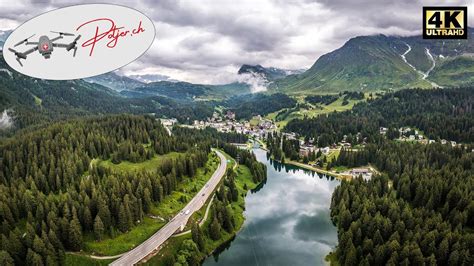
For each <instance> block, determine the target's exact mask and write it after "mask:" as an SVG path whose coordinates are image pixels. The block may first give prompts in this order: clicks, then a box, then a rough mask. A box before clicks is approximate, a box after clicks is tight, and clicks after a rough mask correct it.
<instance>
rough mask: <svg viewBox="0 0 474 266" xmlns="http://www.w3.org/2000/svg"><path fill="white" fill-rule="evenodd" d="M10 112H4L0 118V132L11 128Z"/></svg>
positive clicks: (11, 118)
mask: <svg viewBox="0 0 474 266" xmlns="http://www.w3.org/2000/svg"><path fill="white" fill-rule="evenodd" d="M12 113H13V111H12V110H9V109H8V110H4V111H3V112H2V115H1V116H0V130H5V129H9V128H11V127H12V126H13V117H12Z"/></svg>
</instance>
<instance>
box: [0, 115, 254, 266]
mask: <svg viewBox="0 0 474 266" xmlns="http://www.w3.org/2000/svg"><path fill="white" fill-rule="evenodd" d="M245 140H246V138H245V137H244V136H242V135H238V134H229V135H227V134H223V133H218V132H217V131H215V130H211V129H208V130H191V129H184V128H183V129H177V128H175V130H174V132H173V135H172V136H170V135H168V132H167V131H166V130H165V129H164V127H163V126H162V125H161V124H160V123H159V122H158V121H157V120H156V119H155V118H154V117H150V116H132V115H116V116H105V117H99V118H87V119H74V120H70V121H67V122H61V123H55V124H52V125H50V126H48V127H44V128H40V129H37V130H33V131H31V132H19V133H18V134H17V135H16V137H15V138H13V139H8V140H5V141H3V142H2V144H1V145H0V156H1V159H0V217H1V220H2V227H1V239H0V244H1V250H2V251H1V252H0V261H2V263H3V264H5V265H11V264H15V265H24V264H27V265H43V264H48V265H57V264H62V263H63V262H64V257H65V251H66V250H68V251H79V250H81V247H82V244H83V242H82V236H83V234H86V233H87V234H93V235H94V236H95V237H96V239H97V240H100V239H102V238H103V237H104V236H108V235H114V234H117V233H120V232H126V231H128V230H129V229H130V228H132V227H133V226H135V225H136V224H137V223H139V221H140V220H142V219H143V216H144V215H145V214H147V213H148V211H149V209H150V207H151V206H152V204H159V203H160V201H162V200H163V198H164V197H166V196H167V195H169V194H170V193H171V192H172V191H173V190H175V189H176V185H177V184H178V183H179V182H181V181H182V180H184V179H186V178H193V177H194V175H195V173H196V170H197V169H198V168H200V167H202V166H204V164H205V163H206V162H207V160H208V154H209V153H210V151H211V149H210V148H211V145H214V146H215V145H216V141H217V142H218V143H219V142H220V143H222V145H223V143H225V142H227V141H232V142H242V141H245ZM169 152H177V153H178V154H179V155H178V156H177V157H176V158H174V157H173V159H166V160H164V161H162V162H161V163H160V165H159V166H157V169H156V172H145V171H144V172H132V173H128V172H117V171H113V170H111V169H109V168H105V167H102V166H100V165H99V166H97V165H95V164H93V163H91V162H92V160H93V159H96V158H98V159H102V160H108V159H111V160H112V161H113V162H114V163H118V162H120V161H123V160H128V161H132V162H141V161H145V160H147V159H149V158H151V157H152V156H155V155H163V154H167V153H169ZM242 158H244V156H242ZM257 167H258V166H255V167H254V168H256V169H258V170H253V172H255V173H257V172H258V171H260V169H261V168H260V167H258V168H257Z"/></svg>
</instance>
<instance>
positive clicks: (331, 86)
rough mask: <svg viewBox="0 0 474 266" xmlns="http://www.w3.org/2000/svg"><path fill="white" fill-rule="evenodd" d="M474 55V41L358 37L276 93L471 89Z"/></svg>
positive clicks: (286, 81) (280, 83) (285, 80)
mask: <svg viewBox="0 0 474 266" xmlns="http://www.w3.org/2000/svg"><path fill="white" fill-rule="evenodd" d="M473 54H474V42H473V39H472V37H469V38H468V39H467V40H424V39H422V38H421V36H409V37H401V36H385V35H382V34H378V35H370V36H357V37H354V38H351V39H349V40H348V41H347V42H346V43H345V44H344V45H343V46H341V47H340V48H338V49H336V50H333V51H331V52H329V53H327V54H324V55H322V56H320V57H319V58H318V59H317V60H316V61H315V63H314V64H313V65H312V66H311V68H309V69H308V70H307V71H305V72H304V73H302V74H299V75H290V76H287V77H285V78H283V79H281V80H277V81H275V83H274V84H272V85H271V89H272V90H273V91H279V92H286V93H290V94H291V93H293V94H304V93H307V94H314V93H337V92H340V91H345V90H349V91H377V90H390V89H403V88H412V87H421V88H430V87H437V86H457V85H463V84H469V83H471V82H474V58H473V57H472V55H473ZM460 57H463V58H464V60H461V61H462V66H456V62H458V61H460V60H459V58H460ZM453 60H454V62H452V61H453ZM447 63H450V64H449V65H448V66H445V67H446V68H448V67H449V70H450V72H449V74H443V72H442V71H440V70H441V69H442V68H441V67H442V66H443V65H444V64H447ZM466 66H467V68H466Z"/></svg>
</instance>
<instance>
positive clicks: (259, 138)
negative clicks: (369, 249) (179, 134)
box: [161, 110, 460, 180]
mask: <svg viewBox="0 0 474 266" xmlns="http://www.w3.org/2000/svg"><path fill="white" fill-rule="evenodd" d="M161 123H162V124H163V125H164V126H165V127H166V129H167V130H168V132H169V133H170V134H171V129H172V127H173V126H174V125H176V124H178V121H177V119H175V118H171V119H161ZM180 126H183V127H189V128H195V129H205V128H207V127H210V128H214V129H216V130H217V131H218V132H225V133H229V132H235V133H239V134H244V135H246V136H248V137H249V138H250V139H252V140H255V141H254V142H253V143H260V144H263V143H264V141H265V139H266V137H267V136H268V134H272V133H274V132H279V130H278V127H277V126H276V124H275V123H274V122H273V121H272V120H270V119H266V118H263V117H262V116H260V115H257V116H254V117H253V118H252V119H251V120H238V119H236V115H235V113H234V112H232V111H230V110H227V111H226V112H223V113H219V112H214V113H213V115H212V117H209V118H207V119H206V120H195V121H193V123H192V124H191V125H180ZM392 131H395V133H394V132H391V134H395V136H396V137H395V139H396V140H398V141H406V142H417V143H421V144H432V143H436V140H433V139H429V138H427V137H425V136H424V135H423V133H422V132H421V131H419V130H417V129H414V128H410V127H400V128H398V129H392ZM388 132H389V129H388V128H386V127H380V128H379V134H380V135H383V136H387V134H388ZM279 133H281V134H282V135H283V137H284V138H286V139H287V140H299V156H300V158H302V159H303V160H302V161H303V163H298V165H299V166H304V167H305V168H307V169H309V168H311V170H315V169H317V170H322V168H323V167H324V165H325V163H326V160H327V159H328V158H330V159H333V158H334V157H337V156H338V154H339V153H340V151H341V149H343V148H345V149H351V150H357V149H359V148H363V147H364V146H365V144H366V138H362V135H361V133H360V132H359V133H357V134H356V135H355V141H356V142H357V144H356V145H353V144H352V143H351V141H349V139H348V136H347V135H344V136H343V138H342V139H341V140H340V141H339V142H338V143H333V144H332V145H330V146H326V147H317V145H316V140H315V139H309V140H306V141H305V140H304V139H303V138H302V137H301V136H299V135H298V134H296V133H293V132H279ZM389 134H390V133H389ZM439 142H440V143H441V144H443V145H451V146H453V147H454V146H456V145H460V144H457V143H456V142H455V141H449V140H445V139H441V140H439ZM237 145H239V146H242V147H247V146H248V145H247V144H237ZM315 154H318V156H317V157H316V158H313V160H312V161H310V160H308V158H312V157H315V156H312V155H315ZM321 158H324V160H321ZM376 172H377V171H376V170H375V169H373V168H372V167H371V166H367V167H363V168H354V169H344V170H342V171H339V170H333V171H330V172H329V171H327V173H332V174H337V175H340V176H351V177H357V176H362V177H363V179H365V180H369V179H370V178H371V177H372V175H373V174H374V173H376Z"/></svg>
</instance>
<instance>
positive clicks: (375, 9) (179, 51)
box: [0, 0, 474, 84]
mask: <svg viewBox="0 0 474 266" xmlns="http://www.w3.org/2000/svg"><path fill="white" fill-rule="evenodd" d="M2 1H3V2H2V9H0V29H8V28H11V27H12V25H13V26H17V25H19V24H21V23H22V22H23V21H25V20H27V19H30V18H32V17H34V16H36V15H38V14H40V13H43V12H46V11H48V10H51V9H55V8H59V7H64V6H68V5H72V4H80V3H83V2H82V1H77V0H67V1H61V3H58V1H48V0H44V1H43V0H39V1H27V0H2ZM92 2H99V3H103V2H105V1H103V0H98V1H92ZM111 3H112V1H111ZM113 3H117V4H121V5H126V6H131V7H133V8H135V9H137V10H140V11H142V12H143V13H145V14H146V15H148V16H149V17H151V18H152V19H153V21H154V23H155V27H156V33H157V34H156V40H155V42H154V44H153V46H152V47H151V48H150V50H149V51H148V52H147V53H146V54H145V55H144V56H143V57H141V58H140V59H139V60H138V61H136V62H135V63H134V64H130V65H128V66H126V67H124V68H123V69H122V70H121V71H122V72H124V73H131V74H141V73H143V71H144V70H146V72H145V73H147V74H160V75H166V76H169V77H170V78H171V79H176V80H184V81H189V82H194V83H214V84H219V83H223V82H228V81H238V80H239V77H238V76H237V75H235V73H236V72H237V70H238V69H239V67H240V65H242V64H261V65H263V66H266V67H268V66H273V67H278V68H283V69H303V68H309V67H310V66H311V65H312V64H313V63H314V61H315V60H316V59H317V58H318V57H319V56H321V55H323V54H325V53H327V52H330V51H332V50H334V49H336V48H339V47H340V46H342V45H343V44H344V42H346V41H347V40H348V39H350V38H352V37H355V36H359V35H371V34H379V33H382V34H387V35H404V36H406V35H414V34H419V33H420V31H421V10H422V6H424V5H425V6H426V5H439V4H440V3H439V1H435V0H426V1H421V0H400V1H392V0H354V1H350V2H348V1H344V0H316V1H310V0H290V1H282V0H274V1H272V0H259V1H254V0H241V1H234V0H222V1H213V0H201V1H192V0H181V1H176V0H142V1H138V2H137V1H131V0H130V1H124V0H119V1H113ZM443 5H467V4H466V2H465V1H457V0H456V1H452V0H447V1H443ZM469 7H470V8H471V9H472V8H474V4H473V3H470V4H469ZM470 14H471V16H470V17H469V21H470V22H471V23H472V21H474V17H473V15H472V14H474V13H472V12H471V13H470ZM471 25H472V24H471Z"/></svg>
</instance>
